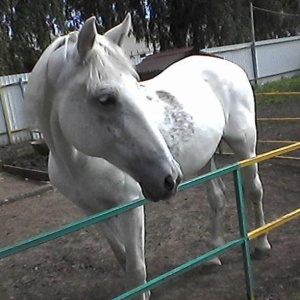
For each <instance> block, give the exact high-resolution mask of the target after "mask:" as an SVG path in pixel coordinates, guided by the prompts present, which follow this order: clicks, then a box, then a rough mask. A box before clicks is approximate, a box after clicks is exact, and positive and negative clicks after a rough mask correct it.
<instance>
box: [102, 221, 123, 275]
mask: <svg viewBox="0 0 300 300" xmlns="http://www.w3.org/2000/svg"><path fill="white" fill-rule="evenodd" d="M100 225H101V227H102V230H103V232H104V233H105V237H106V239H107V241H108V243H109V245H110V247H111V249H112V250H113V252H114V255H115V257H116V259H117V261H118V262H119V264H120V266H121V267H122V269H123V270H124V271H125V270H126V252H125V246H124V242H123V239H122V232H121V229H120V224H119V222H118V217H113V218H111V219H108V220H107V221H105V222H103V223H101V224H100Z"/></svg>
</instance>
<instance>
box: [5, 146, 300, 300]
mask: <svg viewBox="0 0 300 300" xmlns="http://www.w3.org/2000/svg"><path fill="white" fill-rule="evenodd" d="M298 148H300V142H298V143H295V144H293V145H289V146H286V147H282V148H279V149H277V150H275V151H270V152H268V153H265V154H261V155H258V156H257V157H255V158H251V159H247V160H244V161H240V162H238V163H235V164H231V165H229V166H226V167H223V168H221V169H218V170H215V171H213V172H210V173H207V174H205V175H202V176H199V177H196V178H194V179H192V180H190V181H187V182H185V183H183V184H181V185H180V187H179V190H184V189H187V188H191V187H193V186H196V185H198V184H200V183H203V182H205V181H208V180H210V179H213V178H216V177H219V176H222V175H225V174H228V173H233V176H234V182H235V194H236V202H237V210H238V219H239V231H240V237H239V238H238V239H235V240H232V241H229V242H227V243H225V244H224V245H222V246H220V247H218V248H215V249H214V250H211V251H209V252H207V253H205V254H203V255H201V256H198V257H196V258H194V259H192V260H189V261H188V262H186V263H184V264H182V265H180V266H178V267H176V268H174V269H172V270H170V271H168V272H166V273H164V274H162V275H160V276H158V277H156V278H154V279H151V280H149V281H148V282H146V283H144V284H143V285H140V286H138V287H136V288H133V289H132V290H130V291H127V292H125V293H124V294H122V295H120V296H117V297H116V298H114V299H113V300H121V299H133V298H134V297H136V296H137V295H140V294H141V293H143V292H145V291H148V290H150V289H153V288H155V287H157V286H159V285H162V284H164V283H165V282H167V281H169V280H171V279H174V278H175V277H177V276H179V275H180V274H183V273H185V272H187V271H189V270H191V269H193V268H195V267H197V266H199V265H200V264H203V263H204V262H206V261H208V260H210V259H212V258H214V257H217V256H219V255H221V254H223V253H225V252H227V251H229V250H231V249H233V248H235V247H237V246H242V250H243V261H244V270H245V282H246V290H247V298H248V299H249V300H254V299H255V297H254V284H253V275H252V267H251V258H250V247H249V241H250V239H249V234H248V228H247V220H246V212H245V204H244V197H243V189H242V178H241V168H243V167H247V166H249V165H251V164H254V163H257V162H260V161H263V160H267V159H269V158H272V157H275V156H277V155H279V154H282V153H286V152H289V151H293V150H296V149H298ZM147 203H148V201H147V200H146V199H144V198H143V199H138V200H135V201H132V202H129V203H126V204H123V205H119V206H116V207H113V208H111V209H108V210H106V211H103V212H100V213H97V214H94V215H92V216H89V217H86V218H83V219H81V220H79V221H75V222H72V223H69V224H66V225H64V226H62V227H60V228H58V229H56V230H52V231H48V232H44V233H42V234H39V235H37V236H34V237H31V238H28V239H25V240H23V241H21V242H18V243H16V244H13V245H9V246H6V247H3V248H1V249H0V259H2V258H5V257H8V256H10V255H13V254H16V253H18V252H22V251H24V250H26V249H29V248H32V247H35V246H38V245H40V244H43V243H46V242H48V241H50V240H53V239H56V238H59V237H61V236H63V235H65V234H68V233H71V232H74V231H77V230H80V229H82V228H84V227H87V226H90V225H93V224H95V223H97V222H101V221H103V220H105V219H108V218H111V217H113V216H116V215H118V214H121V213H124V212H126V211H128V210H130V209H133V208H136V207H138V206H141V205H145V204H147Z"/></svg>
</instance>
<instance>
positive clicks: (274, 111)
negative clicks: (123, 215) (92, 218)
mask: <svg viewBox="0 0 300 300" xmlns="http://www.w3.org/2000/svg"><path fill="white" fill-rule="evenodd" d="M257 114H258V117H299V114H300V101H294V102H288V103H287V104H269V105H259V106H258V112H257ZM258 130H259V139H260V140H298V141H299V140H300V123H299V122H298V123H295V122H285V123H281V122H280V123H279V122H275V121H274V122H270V121H267V122H264V123H262V122H259V123H258ZM281 145H284V144H270V143H268V144H267V143H260V144H259V146H258V152H259V153H262V152H264V151H266V150H270V149H272V148H276V147H279V146H281ZM287 155H289V156H297V157H300V153H299V151H295V152H293V153H290V154H287ZM0 160H2V161H3V162H4V163H10V164H15V165H18V166H26V167H31V168H36V169H45V164H46V159H45V158H44V157H41V156H39V155H37V154H36V153H33V151H32V148H31V146H30V145H29V144H28V143H27V144H22V145H17V146H9V147H2V148H0ZM231 160H232V158H231V157H230V156H221V155H219V156H218V163H219V165H224V164H228V163H230V162H231ZM260 171H261V172H260V173H261V178H262V181H263V185H264V189H265V197H264V204H265V212H266V218H267V220H268V221H271V220H274V219H276V218H278V217H280V216H282V215H283V214H285V213H288V212H290V211H292V210H294V209H296V208H299V207H300V205H299V202H300V201H299V200H300V198H299V197H300V196H299V195H300V185H299V183H300V161H296V160H287V159H272V160H269V161H267V162H264V163H261V164H260ZM223 179H224V181H225V183H226V186H227V190H228V191H227V196H228V203H227V209H226V224H225V228H226V239H227V240H230V239H232V238H234V237H236V236H237V217H236V207H235V200H234V192H233V190H234V189H233V183H232V176H230V175H226V176H224V178H223ZM20 195H21V196H20ZM0 203H1V204H2V205H0V220H1V223H0V224H1V225H0V226H1V227H0V228H1V230H0V247H2V246H5V245H9V244H11V243H13V242H16V241H20V240H22V239H24V238H27V237H30V236H33V235H36V234H38V233H40V232H43V231H45V230H50V229H54V228H57V227H59V226H60V225H62V224H65V223H68V222H71V221H73V220H77V219H79V218H80V217H83V216H84V215H83V213H82V212H81V211H80V210H79V209H78V208H77V207H76V206H74V205H73V204H72V203H71V202H70V201H69V200H67V199H66V198H64V197H63V196H62V195H61V194H60V193H59V192H58V191H56V190H55V189H52V188H51V186H50V185H49V184H48V183H41V182H35V181H30V180H26V179H24V178H21V177H17V176H13V175H10V174H7V173H5V172H0ZM146 219H147V226H146V228H147V230H146V231H147V232H146V258H147V266H148V278H153V277H154V276H156V275H158V274H160V273H162V272H164V271H167V270H170V269H171V268H174V267H176V266H177V265H178V264H180V263H182V262H185V261H187V260H188V259H190V258H193V257H196V256H198V255H200V254H201V253H204V252H205V251H206V250H207V249H208V248H207V243H206V241H207V239H208V236H209V235H208V227H209V207H208V204H207V201H206V195H205V192H204V187H203V186H199V187H197V188H193V189H189V190H188V191H185V192H180V193H178V194H177V196H176V197H174V199H172V200H170V201H167V202H159V203H155V204H149V205H147V206H146ZM299 228H300V218H298V219H295V220H293V221H291V222H289V223H287V224H286V225H284V226H282V227H280V228H278V229H275V230H274V231H272V232H271V233H270V235H269V237H270V241H271V243H272V246H273V249H272V251H271V253H270V256H269V257H267V258H265V259H263V260H257V261H256V260H254V261H253V269H254V278H255V292H256V295H257V300H300V251H299V250H300V240H299ZM222 262H223V265H222V266H221V267H219V268H217V269H214V270H208V269H206V268H204V267H198V268H196V269H194V270H193V271H190V272H188V273H186V274H185V275H183V276H181V277H179V278H178V279H175V280H173V281H171V282H170V283H168V284H167V285H164V286H162V287H159V288H156V289H154V290H153V291H152V298H151V299H153V300H171V299H172V300H174V299H176V300H177V299H191V300H229V299H230V300H241V299H246V293H245V283H244V271H243V263H242V254H241V251H240V250H234V251H231V252H229V253H228V254H226V255H224V256H223V257H222ZM124 281H125V276H124V273H123V271H122V270H121V268H120V267H119V265H118V264H117V262H116V260H115V258H114V256H113V255H112V253H111V251H110V248H109V246H108V244H107V242H106V241H105V240H104V238H103V236H102V234H101V232H99V231H98V230H97V228H96V227H95V226H91V227H88V228H86V229H84V230H81V231H79V232H76V233H72V234H69V235H67V236H64V237H62V238H60V239H57V240H54V241H51V242H48V243H46V244H44V245H42V246H39V247H36V248H33V249H29V250H27V251H25V252H23V253H19V254H16V255H14V256H11V257H8V258H5V259H2V260H0V282H1V284H0V299H1V300H10V299H14V300H27V299H28V300H40V299H43V300H71V299H72V300H82V299H84V300H85V299H89V300H96V299H97V300H102V299H103V300H107V299H111V298H113V297H114V296H117V295H119V294H121V293H122V292H124V291H125V285H124Z"/></svg>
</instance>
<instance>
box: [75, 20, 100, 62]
mask: <svg viewBox="0 0 300 300" xmlns="http://www.w3.org/2000/svg"><path fill="white" fill-rule="evenodd" d="M96 36H97V28H96V18H95V17H91V18H89V19H87V20H86V21H85V23H84V24H83V26H82V28H81V29H80V31H79V35H78V41H77V51H78V54H79V56H80V58H81V59H84V58H85V57H86V55H87V54H88V53H89V51H90V50H91V49H92V48H93V46H94V42H95V39H96Z"/></svg>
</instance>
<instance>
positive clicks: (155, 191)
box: [140, 168, 182, 202]
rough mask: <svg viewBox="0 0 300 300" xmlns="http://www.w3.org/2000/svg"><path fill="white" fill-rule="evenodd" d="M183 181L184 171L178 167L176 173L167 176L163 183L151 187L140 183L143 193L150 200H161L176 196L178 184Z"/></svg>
mask: <svg viewBox="0 0 300 300" xmlns="http://www.w3.org/2000/svg"><path fill="white" fill-rule="evenodd" d="M181 181H182V173H181V171H180V169H179V168H178V171H177V172H176V173H175V174H172V175H171V174H169V175H167V176H165V177H164V178H163V180H162V182H161V183H159V184H158V185H156V186H153V187H152V188H151V189H150V188H149V187H148V185H146V184H143V183H140V186H141V189H142V192H143V195H144V196H145V198H146V199H147V200H149V201H153V202H158V201H159V200H165V199H169V198H171V197H172V196H174V195H175V194H176V192H177V190H178V185H179V184H180V182H181Z"/></svg>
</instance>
